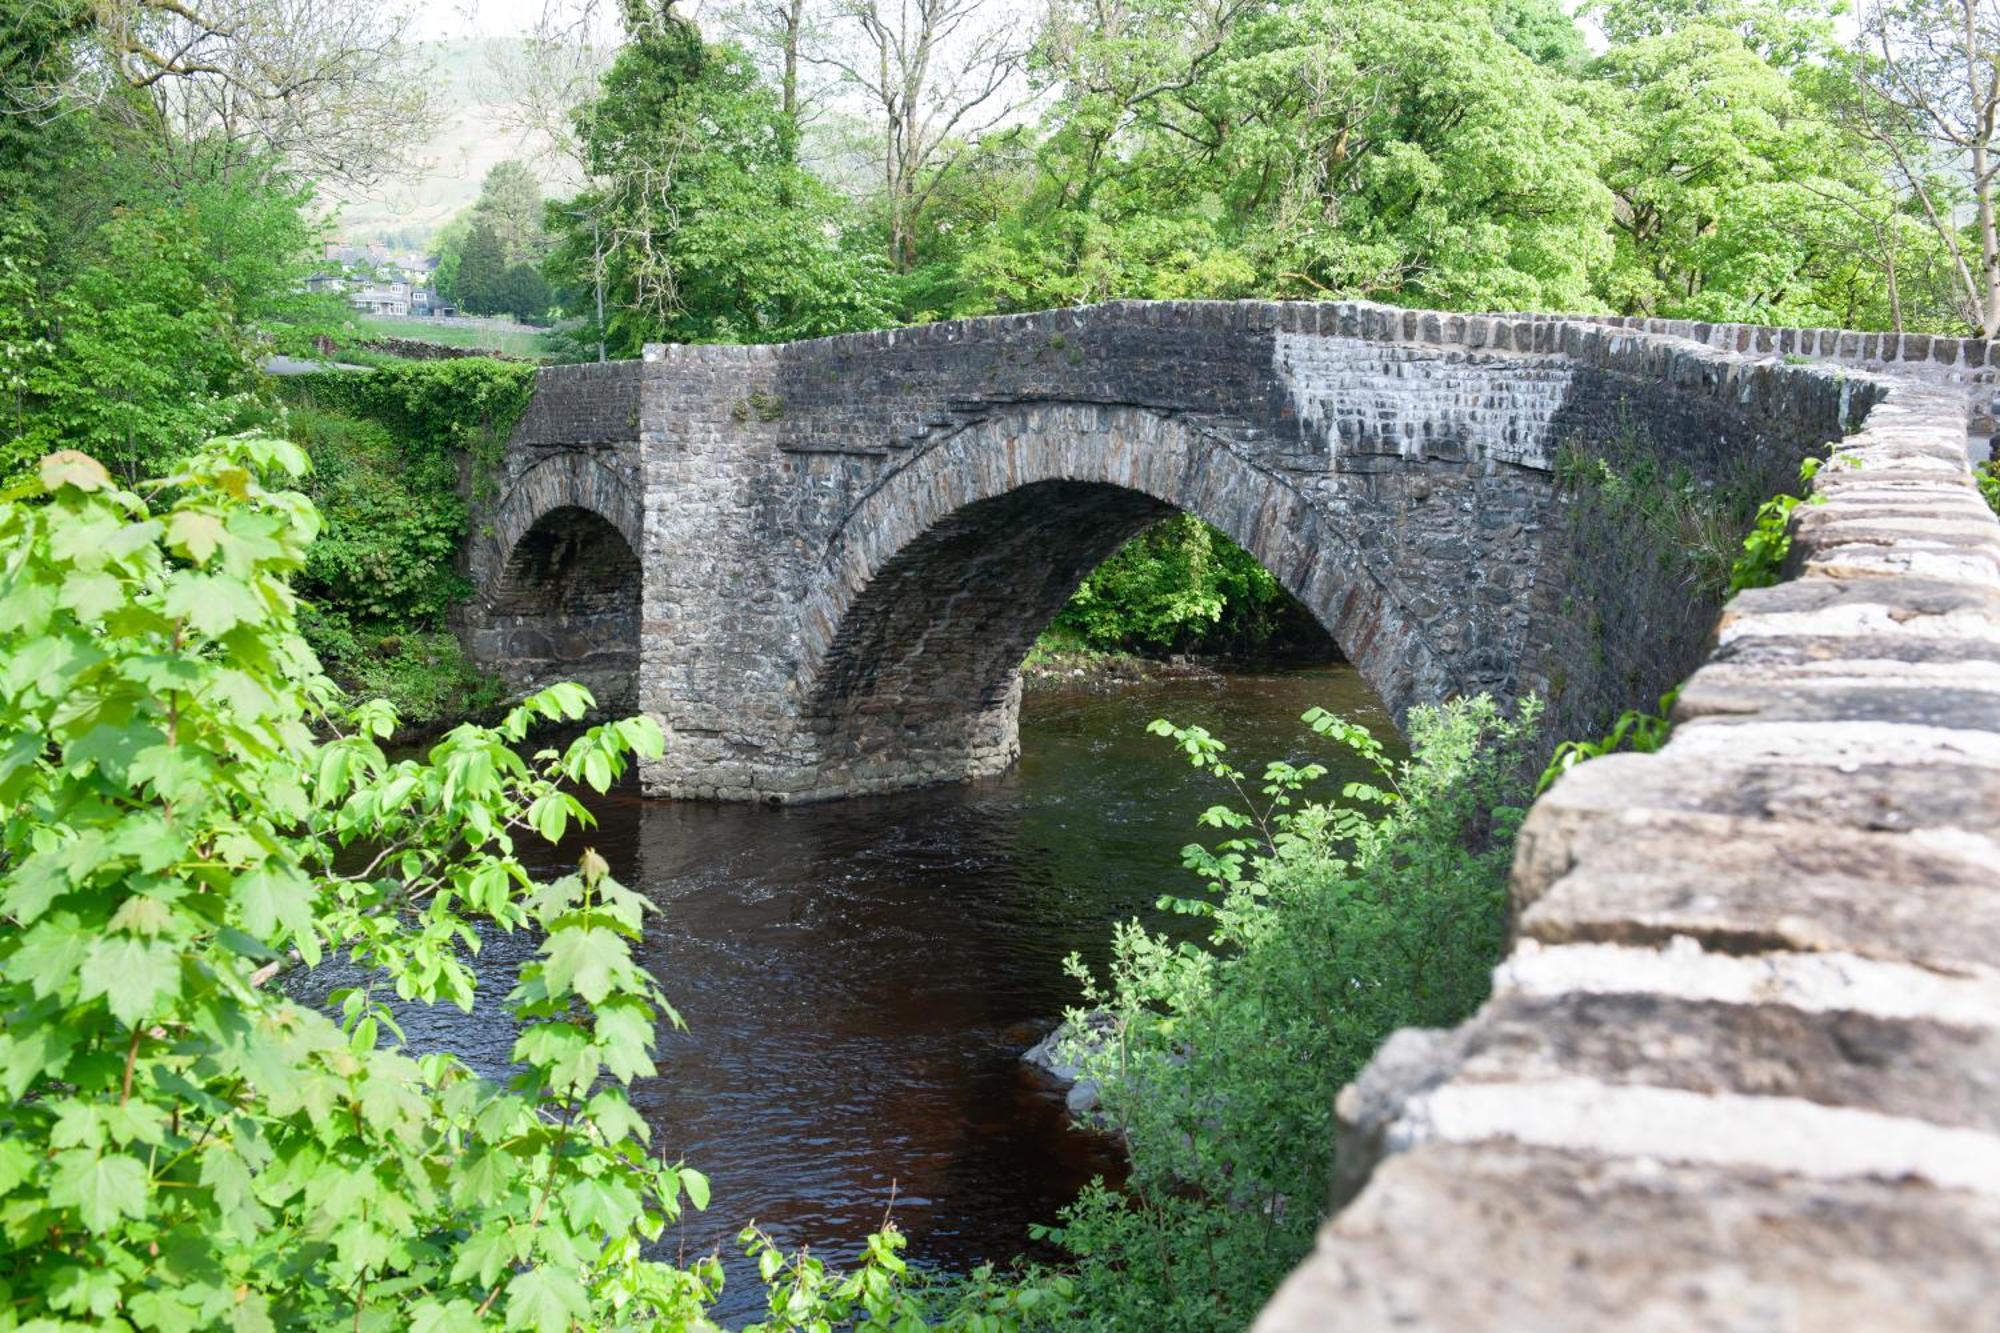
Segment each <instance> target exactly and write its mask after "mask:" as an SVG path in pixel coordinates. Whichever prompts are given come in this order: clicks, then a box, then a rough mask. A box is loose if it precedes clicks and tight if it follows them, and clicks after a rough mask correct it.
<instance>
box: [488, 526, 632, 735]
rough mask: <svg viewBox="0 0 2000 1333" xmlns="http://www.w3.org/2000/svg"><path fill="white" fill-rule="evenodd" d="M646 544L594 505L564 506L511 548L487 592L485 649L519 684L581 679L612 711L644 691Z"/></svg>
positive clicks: (622, 708) (493, 664)
mask: <svg viewBox="0 0 2000 1333" xmlns="http://www.w3.org/2000/svg"><path fill="white" fill-rule="evenodd" d="M641 588H642V578H641V571H640V564H639V556H638V553H637V552H636V551H635V550H633V548H632V546H631V544H630V543H629V542H628V541H627V540H626V539H625V535H624V534H623V533H622V532H620V531H619V530H618V528H617V526H616V525H614V524H613V523H612V522H611V521H610V520H608V519H606V518H605V517H604V516H603V515H601V514H599V513H597V512H595V511H594V510H589V509H584V508H580V507H578V506H575V505H559V506H557V507H556V508H554V509H551V510H549V511H547V512H546V513H544V514H542V515H541V516H540V517H539V518H537V519H536V520H535V522H534V523H533V524H532V525H530V526H529V527H528V529H527V530H526V531H525V532H523V533H522V534H521V536H520V538H519V540H517V541H516V542H515V543H514V544H513V546H512V548H511V549H510V550H509V551H508V553H507V557H506V562H505V564H504V565H502V567H501V570H500V573H499V575H498V577H497V578H495V579H494V580H493V581H492V583H491V584H490V585H489V586H488V588H487V589H486V590H485V593H484V596H483V597H482V599H481V601H482V606H481V612H482V616H481V618H482V621H483V628H482V629H481V631H480V635H481V638H482V640H484V641H485V650H484V651H482V652H481V653H480V657H481V658H482V660H484V662H485V664H486V665H487V666H489V667H491V668H494V669H496V670H498V671H499V673H500V674H501V676H502V678H503V679H505V680H506V681H507V683H508V685H509V686H510V687H511V688H513V689H515V690H526V689H531V688H536V687H539V686H542V685H546V684H550V683H553V682H555V681H558V680H569V681H575V682H576V683H578V684H580V685H583V686H584V687H586V688H587V689H589V690H590V692H591V693H592V694H593V695H595V696H596V699H597V703H598V706H599V708H601V709H603V710H605V711H607V712H629V711H631V710H632V709H633V708H635V707H636V706H637V703H638V697H639V690H638V681H639V606H640V595H641Z"/></svg>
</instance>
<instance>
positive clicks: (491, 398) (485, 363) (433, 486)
mask: <svg viewBox="0 0 2000 1333" xmlns="http://www.w3.org/2000/svg"><path fill="white" fill-rule="evenodd" d="M533 391H534V370H533V368H532V367H530V366H523V365H519V364H515V363H511V362H501V361H493V360H489V359H486V358H481V357H467V358H462V359H457V360H451V361H431V362H414V363H402V364H398V365H394V366H384V367H379V368H377V369H375V370H373V371H371V372H369V373H367V374H355V373H339V372H329V373H324V374H319V375H306V376H298V377H296V378H294V379H291V380H288V381H286V382H285V383H284V386H283V389H282V392H283V394H284V396H285V398H286V399H287V400H288V401H289V403H290V406H289V407H288V409H287V410H286V411H285V413H284V415H283V418H282V429H283V431H284V433H285V434H286V436H287V437H289V438H290V439H291V440H293V441H294V442H296V443H298V444H299V445H301V446H303V447H304V448H305V450H306V452H307V454H308V455H309V456H310V457H311V459H312V462H313V473H312V475H311V476H310V477H309V478H308V479H307V480H306V482H305V483H304V485H305V490H306V493H307V494H308V495H309V496H310V497H311V498H312V500H313V502H314V504H315V505H316V506H317V508H318V510H319V513H320V515H321V519H322V522H323V524H324V531H323V532H322V533H321V535H320V538H319V540H317V541H316V542H314V543H313V545H312V547H311V549H310V550H309V551H308V553H307V556H306V564H305V568H304V569H303V570H301V571H300V574H299V577H298V579H297V587H298V590H299V592H300V594H301V595H302V596H303V597H304V598H305V599H306V601H307V602H308V604H309V605H308V608H307V610H306V611H305V613H304V617H303V623H304V627H305V633H306V637H307V639H308V640H309V642H310V643H311V644H312V647H313V650H314V651H315V652H316V653H317V654H318V655H319V658H320V660H321V661H322V662H324V663H325V664H326V666H327V669H328V670H329V671H330V672H331V673H332V675H333V676H334V677H335V678H336V679H337V680H339V681H340V682H341V683H342V684H343V685H346V686H347V687H349V688H351V689H353V690H355V691H356V692H357V693H360V694H363V695H366V696H376V695H379V696H382V697H386V698H388V699H391V700H393V701H394V702H395V703H396V705H397V707H398V712H399V715H400V716H401V717H402V719H403V721H404V722H405V723H406V724H408V725H410V726H413V727H419V728H426V727H434V726H438V725H442V724H445V723H448V722H451V721H454V720H456V719H458V718H461V717H464V716H467V715H468V714H472V713H477V712H479V711H480V710H482V709H484V708H486V707H490V706H491V705H492V704H493V703H495V702H496V701H497V697H498V686H497V683H496V682H495V681H493V680H492V679H491V678H490V677H488V676H486V675H485V674H484V673H481V672H479V671H478V670H476V669H475V668H474V667H473V666H472V664H471V663H470V662H469V661H468V660H467V659H466V657H465V655H464V653H463V651H462V650H461V649H460V647H459V644H458V641H457V640H456V639H455V638H453V637H452V635H451V634H450V633H449V631H448V628H447V625H446V618H447V616H448V615H449V613H450V612H451V610H452V608H453V607H454V606H456V605H457V604H458V603H460V602H461V601H463V600H464V599H465V598H466V597H467V596H468V595H469V594H470V592H471V588H470V586H469V585H468V584H467V582H466V580H465V578H464V576H463V575H462V574H461V573H460V572H459V569H458V555H459V552H460V550H461V549H462V547H463V546H464V543H465V539H466V536H467V505H466V499H465V496H466V494H467V492H468V490H470V491H473V492H475V493H476V492H477V491H478V490H479V489H480V488H481V486H482V484H486V483H485V475H486V471H485V470H486V469H487V468H489V467H490V466H491V465H492V463H493V461H494V460H495V459H497V457H498V454H499V451H500V449H501V447H502V446H503V445H504V444H505V443H506V439H507V436H508V435H509V434H510V433H511V432H512V430H513V427H514V423H515V422H516V421H518V420H519V419H520V415H521V413H522V412H523V411H525V410H526V409H527V404H528V400H529V397H530V396H531V395H532V393H533Z"/></svg>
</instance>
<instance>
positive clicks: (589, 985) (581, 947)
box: [542, 926, 631, 1004]
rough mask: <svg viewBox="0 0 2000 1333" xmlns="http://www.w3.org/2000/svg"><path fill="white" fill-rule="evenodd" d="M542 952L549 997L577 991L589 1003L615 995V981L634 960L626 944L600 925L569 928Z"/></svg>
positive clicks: (561, 932)
mask: <svg viewBox="0 0 2000 1333" xmlns="http://www.w3.org/2000/svg"><path fill="white" fill-rule="evenodd" d="M542 952H543V955H544V956H545V958H546V959H547V962H546V964H545V965H544V967H543V970H542V975H543V979H544V980H545V981H546V983H547V985H548V988H549V994H550V995H552V996H560V995H565V994H567V993H569V992H570V991H575V992H576V993H577V994H578V995H580V996H582V997H583V999H584V1002H585V1003H587V1004H596V1003H597V1002H598V1001H600V1000H602V999H603V998H604V997H605V996H607V995H609V994H610V993H611V986H612V982H613V980H614V979H615V977H616V976H617V974H618V973H619V972H620V971H622V970H623V968H624V967H625V966H626V965H627V964H628V963H629V962H630V959H631V953H630V951H629V950H628V949H627V948H626V946H625V941H624V940H622V939H620V938H619V937H618V936H617V934H615V933H614V932H612V931H609V930H605V929H603V928H602V927H599V926H581V927H580V926H565V927H563V928H562V929H560V930H557V931H555V932H554V933H553V934H551V935H550V936H549V939H548V943H547V944H546V945H544V946H543V950H542Z"/></svg>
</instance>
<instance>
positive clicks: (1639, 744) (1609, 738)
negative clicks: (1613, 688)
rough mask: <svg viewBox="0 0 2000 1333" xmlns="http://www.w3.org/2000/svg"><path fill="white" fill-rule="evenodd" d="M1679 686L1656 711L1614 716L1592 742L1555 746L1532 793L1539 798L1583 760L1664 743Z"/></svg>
mask: <svg viewBox="0 0 2000 1333" xmlns="http://www.w3.org/2000/svg"><path fill="white" fill-rule="evenodd" d="M1680 693H1681V687H1680V686H1678V685H1676V686H1674V688H1672V689H1671V690H1668V691H1667V692H1666V693H1665V694H1663V695H1661V696H1660V703H1659V708H1658V710H1657V711H1655V712H1650V713H1649V712H1647V711H1645V710H1644V709H1641V708H1628V709H1626V710H1625V711H1624V712H1623V713H1620V714H1619V715H1618V721H1617V722H1615V723H1613V724H1612V727H1611V730H1610V731H1608V732H1606V733H1605V734H1604V735H1602V736H1600V737H1598V738H1597V739H1596V740H1591V741H1579V740H1567V741H1564V742H1563V743H1562V744H1561V745H1558V746H1556V749H1555V753H1554V754H1552V755H1550V756H1549V762H1548V767H1546V768H1544V769H1543V770H1542V776H1541V780H1540V781H1539V782H1537V783H1536V784H1535V794H1536V795H1538V796H1539V795H1540V794H1541V793H1543V792H1545V791H1547V790H1548V789H1549V788H1550V787H1551V786H1553V785H1554V784H1555V780H1556V779H1557V778H1559V777H1561V776H1562V775H1563V774H1565V773H1567V772H1569V771H1570V770H1571V769H1572V768H1575V767H1576V766H1577V765H1578V764H1581V763H1584V762H1585V761H1587V760H1591V759H1596V758H1599V757H1600V756H1603V755H1607V754H1616V753H1617V752H1619V751H1620V750H1630V751H1632V752H1633V753H1635V754H1652V753H1653V752H1654V751H1656V750H1658V749H1659V748H1660V747H1661V746H1662V745H1665V744H1666V743H1667V733H1668V732H1669V731H1671V730H1672V729H1673V724H1672V723H1671V722H1670V721H1668V719H1669V718H1670V717H1671V716H1672V714H1673V711H1674V700H1676V699H1678V698H1679V697H1680Z"/></svg>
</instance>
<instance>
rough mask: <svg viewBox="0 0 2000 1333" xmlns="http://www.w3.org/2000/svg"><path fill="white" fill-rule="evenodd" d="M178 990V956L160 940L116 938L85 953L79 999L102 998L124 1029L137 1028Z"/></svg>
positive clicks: (97, 944) (103, 940)
mask: <svg viewBox="0 0 2000 1333" xmlns="http://www.w3.org/2000/svg"><path fill="white" fill-rule="evenodd" d="M180 989H181V967H180V954H179V953H178V952H177V951H176V950H175V949H174V947H173V946H172V945H170V944H167V943H165V942H163V941H160V940H140V939H134V938H132V937H131V936H129V935H125V936H117V937H111V938H105V939H100V940H97V941H96V942H94V943H92V944H91V945H90V946H89V948H88V949H87V950H86V951H85V955H84V961H83V989H82V991H81V992H80V998H82V999H85V1000H88V999H91V998H93V997H95V996H98V995H102V996H104V997H105V1001H106V1002H107V1003H108V1004H109V1005H110V1006H111V1012H112V1015H113V1016H114V1017H116V1018H117V1019H118V1021H119V1022H121V1023H123V1024H125V1025H126V1026H127V1027H137V1026H138V1025H139V1022H140V1020H141V1019H143V1018H145V1017H146V1016H147V1015H148V1014H150V1013H152V1012H154V1010H155V1008H156V1007H157V1006H158V1005H159V1003H160V1001H162V1000H165V999H172V998H173V997H174V996H176V995H178V994H180Z"/></svg>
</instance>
